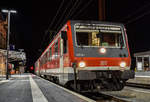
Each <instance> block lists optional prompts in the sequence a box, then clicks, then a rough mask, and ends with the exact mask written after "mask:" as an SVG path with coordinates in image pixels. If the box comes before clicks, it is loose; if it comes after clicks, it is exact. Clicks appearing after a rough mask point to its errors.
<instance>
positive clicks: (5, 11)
mask: <svg viewBox="0 0 150 102" xmlns="http://www.w3.org/2000/svg"><path fill="white" fill-rule="evenodd" d="M2 12H3V13H8V12H10V13H17V11H15V10H5V9H4V10H2Z"/></svg>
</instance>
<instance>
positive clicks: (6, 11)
mask: <svg viewBox="0 0 150 102" xmlns="http://www.w3.org/2000/svg"><path fill="white" fill-rule="evenodd" d="M2 12H3V13H7V14H8V31H7V54H6V79H9V76H8V74H9V72H8V54H9V34H10V14H11V13H17V11H15V10H2Z"/></svg>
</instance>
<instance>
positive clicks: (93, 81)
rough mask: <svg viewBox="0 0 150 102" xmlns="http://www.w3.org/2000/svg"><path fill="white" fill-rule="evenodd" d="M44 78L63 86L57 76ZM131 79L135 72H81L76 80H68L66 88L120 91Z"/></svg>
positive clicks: (80, 90) (73, 78)
mask: <svg viewBox="0 0 150 102" xmlns="http://www.w3.org/2000/svg"><path fill="white" fill-rule="evenodd" d="M73 76H74V75H73ZM44 77H45V78H46V79H49V80H51V81H53V82H55V83H57V84H61V83H59V82H60V78H59V77H57V76H50V75H44ZM129 78H134V72H133V71H130V70H128V71H124V72H122V71H80V72H78V73H77V75H76V78H75V77H72V78H70V79H72V80H68V81H67V82H66V83H65V84H64V86H65V87H67V88H71V89H73V90H76V91H79V92H82V91H93V92H95V91H96V92H98V91H120V90H122V89H123V88H124V86H125V83H126V81H127V80H128V79H129Z"/></svg>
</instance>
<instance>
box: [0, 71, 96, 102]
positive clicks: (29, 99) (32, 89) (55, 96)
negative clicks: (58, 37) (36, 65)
mask: <svg viewBox="0 0 150 102" xmlns="http://www.w3.org/2000/svg"><path fill="white" fill-rule="evenodd" d="M11 77H12V78H11V80H9V81H7V82H5V83H2V80H1V81H0V102H89V101H90V102H92V101H93V100H91V99H89V98H87V97H84V96H81V95H79V94H77V93H74V92H72V91H69V90H68V89H65V88H63V87H61V86H58V85H56V84H54V83H51V82H49V81H47V80H45V79H42V78H40V77H38V76H35V75H33V74H23V75H12V76H11ZM93 102H94V101H93Z"/></svg>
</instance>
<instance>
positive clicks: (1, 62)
mask: <svg viewBox="0 0 150 102" xmlns="http://www.w3.org/2000/svg"><path fill="white" fill-rule="evenodd" d="M6 34H7V21H4V20H3V17H2V15H1V13H0V50H3V49H6ZM5 62H6V57H5V55H4V53H2V52H1V51H0V75H3V74H5V73H6V70H5V69H6V67H5Z"/></svg>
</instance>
